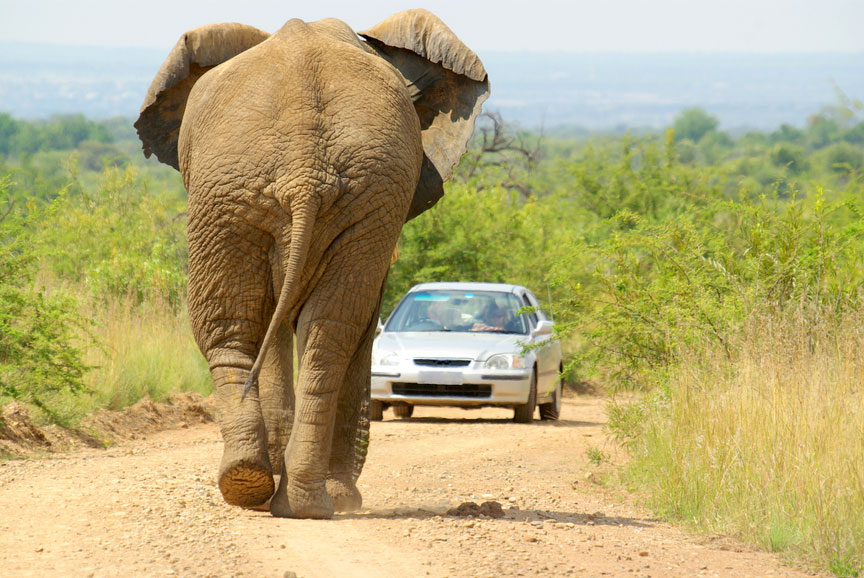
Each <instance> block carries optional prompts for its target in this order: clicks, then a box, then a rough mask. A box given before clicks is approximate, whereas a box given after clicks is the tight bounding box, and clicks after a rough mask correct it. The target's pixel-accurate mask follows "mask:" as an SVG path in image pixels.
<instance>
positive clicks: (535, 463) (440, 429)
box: [0, 398, 809, 578]
mask: <svg viewBox="0 0 864 578" xmlns="http://www.w3.org/2000/svg"><path fill="white" fill-rule="evenodd" d="M604 403H605V402H604V400H603V399H600V398H570V399H565V403H564V408H563V411H562V419H561V421H559V422H557V423H535V424H531V425H518V424H514V423H512V422H511V421H510V420H509V417H510V415H511V412H509V411H505V410H498V409H484V410H474V411H463V410H458V409H434V408H418V409H417V410H416V412H415V415H414V417H413V418H412V419H410V420H396V419H394V418H393V417H392V414H391V413H390V412H386V413H385V421H384V422H379V423H373V424H372V442H371V445H370V452H369V459H368V461H367V464H366V469H365V470H364V473H363V476H362V477H361V479H360V481H361V491H362V492H363V495H364V500H365V502H364V510H363V511H361V512H360V513H357V514H351V515H339V516H337V517H336V518H335V519H334V520H331V521H305V520H285V519H275V518H272V517H271V516H270V515H269V514H266V513H261V512H252V511H245V510H240V509H237V508H232V507H229V506H226V505H225V504H224V503H223V502H222V500H221V498H220V496H219V492H218V489H217V488H216V485H215V481H214V474H215V471H216V467H217V465H218V462H219V458H220V452H221V442H220V440H219V433H218V429H217V428H216V426H214V425H212V424H210V425H203V426H194V427H189V428H187V429H180V430H174V431H166V432H162V433H159V434H155V435H152V436H150V437H149V438H146V439H143V440H135V441H132V442H129V443H128V444H125V445H122V446H118V447H114V448H110V449H107V450H87V451H79V452H75V453H70V454H61V455H59V456H54V457H51V458H46V459H38V460H13V461H5V462H0V576H4V577H18V576H39V577H42V576H124V577H143V576H219V577H224V576H249V577H259V576H261V577H274V578H283V577H285V576H289V577H290V576H292V573H294V575H296V576H297V577H299V578H313V577H317V578H332V577H341V576H346V577H389V576H394V577H397V576H398V577H413V576H430V577H445V576H452V577H486V576H488V577H495V578H497V577H500V576H535V575H540V576H628V577H630V576H653V577H661V576H673V577H678V576H681V577H693V576H706V577H709V576H728V577H736V578H737V577H746V576H752V577H757V576H758V577H761V576H807V575H809V574H808V573H806V572H803V571H799V570H794V569H790V568H788V567H785V566H783V565H782V564H781V563H780V562H779V561H778V560H777V558H775V557H773V556H771V555H769V554H765V553H758V552H752V551H746V550H744V549H742V548H741V547H740V546H737V545H736V544H735V543H734V542H732V541H730V540H726V539H724V540H718V539H714V540H708V539H705V538H696V537H691V536H688V535H687V534H686V533H685V532H683V531H681V530H679V529H676V528H675V527H673V526H671V525H669V524H666V523H663V522H660V521H658V520H656V519H654V518H653V517H652V516H651V515H650V514H649V513H648V512H646V511H645V510H642V509H640V508H638V507H637V506H635V505H634V499H633V498H632V497H630V496H626V495H622V494H621V493H620V492H618V491H611V490H606V489H604V488H603V487H601V486H600V485H598V484H597V483H595V482H594V481H593V480H594V479H595V476H594V475H593V474H592V472H594V467H593V466H591V465H590V464H589V463H588V458H587V455H586V453H587V450H588V449H589V448H592V447H593V448H598V449H601V450H602V451H604V452H607V453H611V454H613V455H614V454H615V452H614V446H613V444H612V443H611V442H608V441H607V440H606V438H605V437H604V433H603V431H602V425H603V423H604V421H605V416H604V413H603V404H604ZM617 459H621V458H617ZM466 501H472V502H476V503H478V504H480V503H482V502H484V501H497V502H499V503H500V504H501V505H503V507H504V513H505V516H504V517H503V518H500V519H492V518H467V517H455V516H448V515H447V513H446V512H447V510H448V509H450V508H453V507H455V506H458V505H459V504H460V503H462V502H466Z"/></svg>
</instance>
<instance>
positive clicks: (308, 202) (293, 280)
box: [242, 196, 320, 399]
mask: <svg viewBox="0 0 864 578" xmlns="http://www.w3.org/2000/svg"><path fill="white" fill-rule="evenodd" d="M319 204H320V202H319V201H318V199H316V198H315V197H314V196H313V197H312V199H309V198H306V199H304V200H303V201H300V202H299V203H298V205H299V206H297V207H296V208H295V207H292V208H291V220H292V223H291V245H290V249H289V251H290V254H289V256H288V263H287V264H286V266H285V276H284V280H283V281H282V291H281V292H280V293H279V300H278V301H277V303H276V309H275V311H273V317H271V318H270V325H269V326H268V327H267V333H266V334H265V335H264V341H262V342H261V348H260V349H259V350H258V357H257V358H255V363H254V364H253V365H252V369H251V370H250V372H249V377H248V379H247V380H246V385H245V386H244V387H243V396H242V399H246V394H248V393H249V390H251V389H252V388H253V387H256V386H257V385H258V375H259V374H260V373H261V367H262V366H263V365H264V356H265V354H266V353H267V349H269V348H270V346H271V344H272V343H273V340H274V339H275V338H276V332H277V329H278V327H279V325H280V324H281V323H282V322H283V321H285V316H286V315H288V311H289V309H290V306H291V304H292V303H293V302H294V300H295V298H296V293H297V291H298V290H299V289H300V287H299V283H300V278H301V274H302V273H303V266H304V265H305V264H306V256H307V255H308V254H309V245H310V243H311V241H312V233H313V230H314V228H315V227H314V225H315V216H316V215H317V213H318V207H319Z"/></svg>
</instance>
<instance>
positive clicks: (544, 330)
mask: <svg viewBox="0 0 864 578" xmlns="http://www.w3.org/2000/svg"><path fill="white" fill-rule="evenodd" d="M554 327H555V322H553V321H549V320H548V319H543V320H542V321H540V323H538V324H537V327H535V328H534V336H535V337H539V336H541V335H551V334H552V332H553V328H554Z"/></svg>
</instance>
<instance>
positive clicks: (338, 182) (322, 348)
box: [135, 10, 489, 519]
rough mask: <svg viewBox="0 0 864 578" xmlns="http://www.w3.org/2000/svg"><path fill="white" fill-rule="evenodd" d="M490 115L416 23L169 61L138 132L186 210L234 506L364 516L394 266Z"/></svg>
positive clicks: (194, 288) (424, 26)
mask: <svg viewBox="0 0 864 578" xmlns="http://www.w3.org/2000/svg"><path fill="white" fill-rule="evenodd" d="M488 96H489V81H488V78H487V74H486V71H485V69H484V67H483V64H482V62H481V61H480V59H479V58H478V57H477V55H476V54H475V53H474V52H472V51H471V50H470V49H469V48H468V47H467V46H465V45H464V44H463V43H462V42H461V41H460V40H459V39H458V38H457V37H456V35H455V34H454V33H453V32H452V31H451V30H450V29H449V28H448V27H447V26H446V25H445V24H444V23H443V22H442V21H441V20H440V19H439V18H437V17H436V16H435V15H434V14H432V13H431V12H428V11H425V10H407V11H404V12H400V13H397V14H395V15H393V16H391V17H390V18H388V19H387V20H384V21H383V22H381V23H379V24H377V25H376V26H374V27H372V28H370V29H369V30H365V31H362V32H359V33H355V32H354V31H353V30H352V29H351V28H350V27H349V26H348V25H347V24H345V23H344V22H342V21H340V20H337V19H333V18H328V19H324V20H319V21H315V22H308V23H307V22H304V21H302V20H299V19H292V20H289V21H288V22H287V23H285V24H284V25H283V26H282V27H281V28H280V29H279V30H278V31H276V32H274V33H273V34H272V35H271V34H268V33H267V32H264V31H261V30H258V29H257V28H253V27H251V26H246V25H242V24H237V23H224V24H210V25H205V26H202V27H200V28H195V29H193V30H190V31H188V32H186V33H185V34H183V35H182V37H181V38H180V40H179V41H178V42H177V44H176V45H175V46H174V48H173V49H172V50H171V52H170V53H169V55H168V57H167V58H166V60H165V61H164V63H163V64H162V66H161V68H160V69H159V71H158V72H157V74H156V76H155V78H154V79H153V81H152V84H151V86H150V88H149V90H148V92H147V94H146V97H145V99H144V103H143V105H142V107H141V112H140V115H139V117H138V119H137V121H136V122H135V128H136V129H137V131H138V135H139V138H140V140H141V142H142V148H143V152H144V154H145V156H147V157H148V158H149V157H150V156H151V155H154V154H155V155H156V157H157V159H158V160H159V161H161V162H163V163H166V164H168V165H170V166H172V167H174V168H175V169H177V170H179V171H180V174H181V176H182V180H183V184H184V186H185V188H186V191H187V193H188V202H189V206H188V211H187V237H188V244H189V254H188V259H189V269H188V274H189V280H188V312H189V318H190V323H191V326H192V332H193V334H194V337H195V340H196V342H197V344H198V347H199V349H200V350H201V352H202V354H203V355H204V357H205V358H206V360H207V362H208V364H209V368H210V373H211V376H212V379H213V384H214V398H215V400H216V405H217V419H218V421H219V427H220V430H221V434H222V439H223V442H224V446H223V455H222V460H221V463H220V466H219V470H218V473H217V482H218V486H219V489H220V491H221V493H222V496H223V498H224V500H225V501H226V502H227V503H228V504H231V505H235V506H241V507H246V508H268V507H269V511H270V513H271V514H272V515H274V516H278V517H293V518H318V519H321V518H331V517H332V516H333V515H334V512H336V511H352V510H356V509H358V508H360V507H361V505H362V496H361V495H360V492H359V491H358V489H357V478H358V476H359V475H360V472H361V470H362V468H363V465H364V463H365V460H366V453H367V448H368V441H369V416H368V411H369V386H370V379H371V373H370V372H371V347H372V341H373V339H374V337H375V332H376V329H377V323H378V319H379V313H380V307H381V296H382V293H383V290H384V283H385V280H386V277H387V273H388V270H389V267H390V265H391V256H392V255H393V254H394V250H395V248H396V244H397V241H398V237H399V234H400V232H401V229H402V226H403V225H404V224H405V223H406V222H407V221H408V220H410V219H413V218H414V217H416V216H417V215H419V214H421V213H422V212H424V211H426V210H427V209H429V208H430V207H432V206H433V205H434V204H435V203H436V202H437V201H438V200H439V199H440V198H441V197H442V195H443V194H444V190H443V183H444V182H445V181H446V180H447V179H448V178H450V177H451V175H452V172H453V169H454V167H455V166H456V164H457V163H458V161H459V159H460V157H461V156H462V155H463V154H464V153H465V151H466V150H467V146H468V142H469V139H470V137H471V134H472V132H473V128H474V121H475V119H476V117H477V115H478V114H479V112H480V108H481V106H482V104H483V102H484V101H485V100H486V99H487V98H488ZM295 345H296V351H297V359H298V374H297V379H296V384H295V383H294V375H293V373H294V368H293V356H292V353H293V350H294V347H295ZM268 501H269V506H268V505H267V504H268Z"/></svg>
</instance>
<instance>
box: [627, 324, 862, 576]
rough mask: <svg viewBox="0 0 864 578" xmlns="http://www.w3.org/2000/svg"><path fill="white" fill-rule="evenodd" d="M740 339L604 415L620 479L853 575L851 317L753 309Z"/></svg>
mask: <svg viewBox="0 0 864 578" xmlns="http://www.w3.org/2000/svg"><path fill="white" fill-rule="evenodd" d="M739 340H740V342H739V343H738V344H737V345H738V347H736V348H735V350H736V353H734V354H733V355H731V356H730V355H728V353H727V352H726V351H725V350H723V349H720V348H717V349H710V350H708V351H687V352H684V353H683V355H682V357H681V359H682V362H681V364H680V365H679V366H678V367H677V368H676V370H673V371H671V372H669V374H668V376H669V377H668V388H664V390H662V391H659V392H658V391H655V392H653V393H652V394H649V395H646V396H644V397H642V398H641V400H640V401H636V402H632V403H630V404H629V405H627V406H619V407H617V408H615V409H614V410H613V411H612V412H611V413H610V420H611V428H612V430H613V433H616V434H618V435H619V436H620V437H621V438H623V439H625V440H627V442H628V444H629V446H630V448H631V451H632V457H633V459H632V460H631V462H630V463H629V465H628V470H627V472H626V478H627V480H628V481H629V482H635V483H636V486H637V487H641V488H644V489H647V490H649V495H650V496H651V498H650V503H649V505H650V506H651V507H653V508H654V509H655V510H656V511H658V512H659V513H662V514H664V515H667V516H669V517H671V518H673V519H678V520H683V521H685V522H688V523H690V524H691V525H693V526H694V527H695V528H696V529H698V530H702V531H706V532H729V533H733V534H736V535H738V536H740V537H741V538H742V539H743V540H745V541H748V542H750V543H755V544H759V545H761V546H762V547H764V548H765V549H767V550H770V551H775V552H780V553H783V555H786V556H788V557H789V558H791V559H794V560H796V561H798V562H799V563H800V562H803V563H805V564H807V565H809V566H811V567H816V568H820V569H822V570H827V571H830V572H832V573H833V574H834V575H836V576H839V577H844V578H845V577H848V578H852V577H859V576H864V314H861V313H851V314H847V315H845V316H843V317H842V318H839V319H838V318H832V317H831V315H825V314H823V315H810V314H805V313H803V312H801V311H799V312H798V313H796V314H793V315H791V316H785V317H784V318H778V317H776V316H770V315H767V316H766V315H759V316H754V317H751V318H750V319H748V322H747V324H746V326H745V329H744V330H743V331H742V332H741V334H740V336H739ZM636 421H638V422H639V423H640V425H639V426H638V427H635V428H634V422H636ZM635 430H638V431H635ZM634 434H638V435H634Z"/></svg>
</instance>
